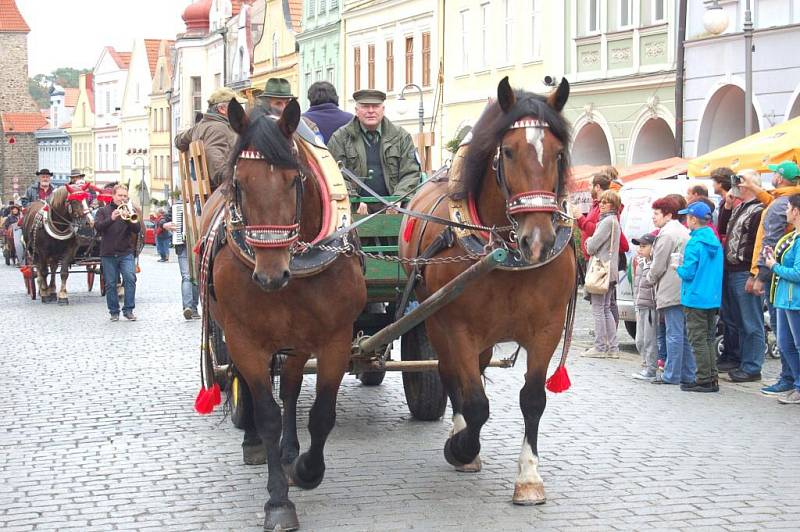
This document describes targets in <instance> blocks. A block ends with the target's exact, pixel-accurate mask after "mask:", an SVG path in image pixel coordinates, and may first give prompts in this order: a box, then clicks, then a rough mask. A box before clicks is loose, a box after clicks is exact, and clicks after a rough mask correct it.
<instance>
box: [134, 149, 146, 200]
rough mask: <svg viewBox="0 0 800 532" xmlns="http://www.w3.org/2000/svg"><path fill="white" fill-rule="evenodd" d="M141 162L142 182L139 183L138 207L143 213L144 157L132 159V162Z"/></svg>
mask: <svg viewBox="0 0 800 532" xmlns="http://www.w3.org/2000/svg"><path fill="white" fill-rule="evenodd" d="M136 161H142V180H141V181H140V182H139V206H140V207H141V208H142V211H144V157H134V159H133V162H134V163H136Z"/></svg>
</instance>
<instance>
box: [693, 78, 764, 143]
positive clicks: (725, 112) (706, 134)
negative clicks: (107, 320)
mask: <svg viewBox="0 0 800 532" xmlns="http://www.w3.org/2000/svg"><path fill="white" fill-rule="evenodd" d="M750 113H751V116H752V124H753V133H757V132H758V131H760V128H759V122H758V113H757V112H756V108H755V105H752V106H751V107H750ZM744 116H745V115H744V91H743V90H742V89H741V88H740V87H738V86H737V85H723V86H722V87H720V88H719V89H718V90H717V91H716V92H715V93H714V95H713V96H712V97H711V98H710V99H709V100H708V105H706V108H705V110H704V112H703V117H702V119H701V120H700V128H699V130H698V135H697V155H698V156H700V155H704V154H706V153H708V152H710V151H712V150H716V149H717V148H719V147H721V146H725V145H727V144H730V143H731V142H735V141H737V140H739V139H741V138H744Z"/></svg>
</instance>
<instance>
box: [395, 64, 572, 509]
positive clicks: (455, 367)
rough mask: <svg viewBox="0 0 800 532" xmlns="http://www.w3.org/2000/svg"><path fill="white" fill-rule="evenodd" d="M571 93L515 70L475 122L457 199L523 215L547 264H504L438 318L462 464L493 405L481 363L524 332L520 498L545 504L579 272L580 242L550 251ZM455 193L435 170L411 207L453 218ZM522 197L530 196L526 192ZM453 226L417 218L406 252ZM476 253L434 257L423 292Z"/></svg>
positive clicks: (437, 341)
mask: <svg viewBox="0 0 800 532" xmlns="http://www.w3.org/2000/svg"><path fill="white" fill-rule="evenodd" d="M568 95H569V84H568V83H567V81H566V80H563V81H562V82H561V84H560V86H559V87H558V88H557V89H556V90H555V91H554V92H553V93H552V94H551V95H550V96H549V97H548V98H544V97H542V96H538V95H534V94H531V93H527V92H523V91H514V90H512V89H511V86H510V85H509V83H508V78H504V79H503V80H502V81H501V82H500V84H499V86H498V89H497V101H496V102H492V103H490V104H489V105H488V106H487V108H486V109H485V111H484V112H483V114H482V116H481V118H480V119H479V121H478V122H477V123H476V124H475V127H474V128H473V130H472V134H473V137H472V139H471V142H470V143H469V145H468V147H467V148H466V155H465V160H464V164H463V165H461V166H460V168H461V169H462V173H461V174H460V175H458V176H453V175H451V176H450V179H451V180H453V179H457V180H458V182H459V183H458V185H456V188H455V190H451V191H450V193H451V195H452V197H453V198H454V199H464V198H468V197H471V198H473V199H474V202H475V204H476V206H477V214H478V215H479V218H480V220H481V221H482V222H483V224H484V225H485V226H489V227H491V226H494V227H507V226H509V223H511V225H512V226H515V233H516V239H515V240H516V243H517V244H518V247H517V251H518V253H521V257H522V258H524V259H526V260H527V261H529V263H531V264H535V263H537V262H545V264H543V265H541V266H540V267H536V268H532V269H521V270H510V271H509V270H494V271H492V272H491V273H489V274H487V275H486V276H485V277H482V278H480V279H479V280H477V281H475V282H474V283H473V284H471V285H470V286H469V288H468V289H467V290H465V291H464V293H463V294H462V295H461V296H459V297H458V298H457V299H456V300H455V301H454V302H452V303H450V304H449V305H447V306H445V307H444V308H442V309H441V310H439V311H438V312H437V313H435V314H434V315H433V316H431V317H430V318H428V320H427V321H426V327H427V330H428V334H429V336H430V340H431V343H432V344H433V347H434V348H435V349H436V352H437V354H438V357H439V373H440V375H441V377H442V382H443V383H444V385H445V387H446V388H447V392H448V395H449V397H450V401H451V404H452V407H453V428H452V431H451V435H450V437H449V438H448V439H447V442H446V443H445V447H444V453H445V458H446V459H447V461H448V462H449V463H450V464H452V465H454V466H455V467H456V468H457V469H459V470H464V471H475V470H478V469H479V468H480V457H479V452H480V431H481V427H482V426H483V424H484V423H485V422H486V420H487V419H488V417H489V401H488V399H487V398H486V394H485V393H484V389H483V383H482V381H481V374H482V372H483V369H484V368H485V367H486V365H487V364H488V363H489V361H490V359H491V355H492V347H493V346H494V345H495V344H497V343H498V342H505V341H515V342H518V343H519V344H520V345H521V346H522V347H523V348H524V349H525V351H526V352H527V372H526V374H525V384H524V386H523V387H522V390H521V391H520V395H519V398H520V408H521V410H522V414H523V417H524V419H525V435H524V440H523V444H522V451H521V454H520V457H519V474H518V476H517V478H516V483H515V487H514V497H513V502H514V503H516V504H540V503H543V502H544V500H545V492H544V484H543V482H542V478H541V477H540V476H539V473H538V462H539V459H538V451H537V437H538V431H539V419H540V417H541V415H542V413H543V412H544V408H545V402H546V397H545V377H546V373H547V367H548V363H549V362H550V359H551V357H552V355H553V351H554V350H555V348H556V346H557V345H558V342H559V338H560V337H561V333H562V330H563V326H564V320H565V316H566V310H567V306H568V303H569V300H570V297H571V295H572V292H573V288H574V283H575V268H576V261H575V254H574V251H573V250H572V248H571V247H569V246H567V248H566V250H565V251H564V252H562V253H560V254H558V255H556V256H555V257H554V258H553V257H552V256H551V255H550V252H551V250H552V249H553V246H554V244H555V240H556V227H555V225H556V220H557V219H558V218H559V215H558V214H557V213H556V211H557V210H558V207H557V206H558V200H561V199H563V197H564V195H565V193H566V187H565V180H566V178H567V175H566V171H565V170H566V168H568V153H567V149H568V145H569V135H570V128H569V125H568V123H567V122H566V120H565V119H564V117H563V116H562V115H561V110H562V109H563V107H564V104H565V103H566V100H567V97H568ZM453 170H455V167H454V169H453ZM447 194H448V185H447V183H442V182H429V183H428V184H426V186H425V187H423V189H422V190H421V191H420V193H419V194H418V195H417V196H416V197H415V198H414V199H413V200H412V202H411V204H410V205H409V208H410V209H414V210H417V211H424V212H432V213H433V214H435V215H438V216H439V217H444V218H447V217H448V216H449V215H448V204H447V201H443V200H444V197H445V196H446V195H447ZM520 198H521V199H522V200H524V201H516V200H518V199H520ZM548 198H549V199H548ZM525 205H529V207H528V208H525ZM406 223H408V220H406ZM406 227H408V226H406ZM443 229H444V228H443V227H442V226H441V225H433V224H431V225H429V226H428V227H427V228H425V227H424V226H423V225H421V224H416V225H415V226H414V229H413V231H408V232H407V233H406V234H410V241H409V242H403V241H401V248H400V254H401V255H402V256H404V257H413V256H416V255H418V254H419V250H420V249H421V250H424V249H425V248H426V247H427V246H428V245H429V244H430V243H431V242H433V241H434V239H435V238H436V237H437V235H438V234H439V233H441V232H442V230H443ZM420 232H422V233H423V234H420ZM506 234H507V233H506ZM508 238H510V237H508ZM401 240H403V239H401ZM456 255H464V250H463V249H460V248H459V246H453V247H450V248H447V249H445V250H444V251H441V252H439V253H438V254H437V256H439V257H446V256H456ZM545 259H548V260H549V262H548V261H546V260H545ZM468 265H469V264H468V263H466V264H465V263H463V262H458V263H451V264H435V265H429V266H426V268H425V270H424V272H423V281H422V283H421V285H419V286H418V287H417V296H418V297H419V300H420V301H422V300H424V299H425V298H426V297H428V296H429V295H430V294H432V293H433V292H434V291H436V290H438V289H439V288H440V287H442V286H443V285H444V284H446V283H447V282H448V281H450V280H451V279H453V278H454V277H455V276H456V275H458V274H459V273H461V272H462V271H464V270H465V269H466V268H467V267H468Z"/></svg>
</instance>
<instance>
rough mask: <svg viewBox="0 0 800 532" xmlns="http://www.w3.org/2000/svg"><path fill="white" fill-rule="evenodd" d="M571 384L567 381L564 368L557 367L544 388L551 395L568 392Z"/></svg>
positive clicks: (567, 377)
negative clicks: (551, 393)
mask: <svg viewBox="0 0 800 532" xmlns="http://www.w3.org/2000/svg"><path fill="white" fill-rule="evenodd" d="M570 386H572V382H570V380H569V374H568V373H567V367H566V366H558V368H557V369H556V370H555V372H554V373H553V374H552V375H551V376H550V378H549V379H547V382H545V387H546V388H547V389H548V390H550V391H551V392H553V393H561V392H564V391H567V390H569V387H570Z"/></svg>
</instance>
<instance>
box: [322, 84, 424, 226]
mask: <svg viewBox="0 0 800 532" xmlns="http://www.w3.org/2000/svg"><path fill="white" fill-rule="evenodd" d="M353 99H354V100H355V101H356V113H355V114H356V116H355V118H353V121H352V122H350V123H349V124H347V125H345V126H342V127H341V128H339V129H338V130H337V131H336V132H334V134H333V135H332V136H331V138H330V140H329V141H328V150H329V151H330V152H331V155H333V158H334V159H335V160H336V161H342V163H343V164H344V166H345V168H347V169H348V170H350V171H351V172H353V173H354V174H355V175H357V176H359V177H364V178H366V182H367V184H368V185H369V186H370V187H371V188H372V189H373V190H374V191H375V192H377V193H378V194H381V195H383V196H389V195H398V196H402V195H404V194H406V193H408V192H409V191H411V190H413V189H414V187H416V186H417V184H418V182H419V173H420V167H419V159H418V158H417V152H416V149H415V148H414V142H413V141H412V140H411V135H410V134H409V133H408V132H407V131H406V130H405V129H403V128H401V127H398V126H395V125H394V124H392V123H391V122H390V121H389V120H388V119H387V118H384V116H383V113H384V106H383V102H384V100H386V94H384V93H383V92H381V91H378V90H372V89H366V90H360V91H356V92H355V93H353ZM349 186H350V193H351V195H355V196H357V195H361V194H360V191H359V190H356V188H355V186H354V185H349ZM374 205H376V206H377V204H374ZM367 212H368V211H367V206H366V205H365V204H364V203H361V204H359V206H358V213H359V214H367Z"/></svg>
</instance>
